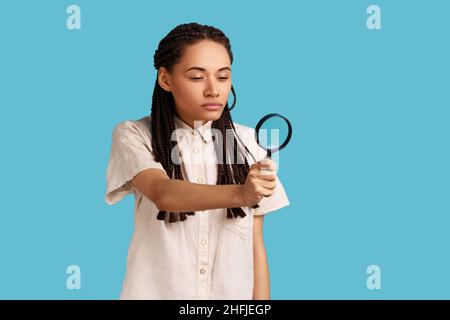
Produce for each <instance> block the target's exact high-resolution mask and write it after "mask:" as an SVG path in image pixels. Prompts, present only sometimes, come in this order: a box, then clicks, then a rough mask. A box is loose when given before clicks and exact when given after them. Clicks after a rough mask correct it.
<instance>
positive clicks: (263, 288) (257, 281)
mask: <svg viewBox="0 0 450 320" xmlns="http://www.w3.org/2000/svg"><path fill="white" fill-rule="evenodd" d="M263 222H264V216H263V215H258V216H254V218H253V272H254V286H253V300H270V284H269V282H270V280H269V266H268V264H267V254H266V249H265V247H264V239H263Z"/></svg>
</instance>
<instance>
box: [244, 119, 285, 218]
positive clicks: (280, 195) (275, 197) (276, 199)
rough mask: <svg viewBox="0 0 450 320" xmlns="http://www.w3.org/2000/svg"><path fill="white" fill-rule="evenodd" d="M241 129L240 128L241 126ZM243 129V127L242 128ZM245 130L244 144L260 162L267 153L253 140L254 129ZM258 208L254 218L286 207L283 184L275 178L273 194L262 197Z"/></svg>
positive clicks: (250, 162)
mask: <svg viewBox="0 0 450 320" xmlns="http://www.w3.org/2000/svg"><path fill="white" fill-rule="evenodd" d="M241 128H242V126H241ZM244 128H245V127H244ZM245 129H247V130H243V131H242V132H243V133H242V134H243V135H244V141H245V144H246V145H247V146H248V148H249V150H250V151H251V152H252V154H253V155H254V157H255V158H256V160H257V161H261V160H262V159H264V158H265V157H266V154H267V151H266V150H264V149H263V148H261V147H260V146H259V145H258V143H257V142H256V139H255V129H253V128H250V127H247V128H245ZM250 159H251V160H250V161H249V165H252V164H253V163H254V161H253V158H252V157H251V156H250ZM258 204H259V208H255V209H254V211H253V214H254V215H256V216H259V215H265V214H267V213H269V212H273V211H276V210H279V209H281V208H283V207H286V206H288V205H289V204H290V203H289V199H288V196H287V194H286V191H285V189H284V186H283V184H282V183H281V181H280V179H279V178H278V176H277V180H276V187H275V191H274V193H273V194H272V195H271V196H270V197H264V198H263V199H262V200H261V201H260V202H259V203H258Z"/></svg>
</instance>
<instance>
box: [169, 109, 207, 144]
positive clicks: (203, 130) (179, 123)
mask: <svg viewBox="0 0 450 320" xmlns="http://www.w3.org/2000/svg"><path fill="white" fill-rule="evenodd" d="M173 119H174V123H175V127H176V128H177V129H185V130H180V131H181V132H180V134H181V136H184V135H186V134H191V135H196V134H199V135H200V137H201V138H202V140H203V142H204V143H208V142H211V141H212V133H211V126H212V120H210V121H207V122H205V123H204V124H203V125H201V126H200V127H197V128H194V129H193V128H191V127H190V126H189V125H188V124H187V123H186V122H184V121H183V120H181V119H180V118H179V117H177V116H176V115H175V114H174V115H173Z"/></svg>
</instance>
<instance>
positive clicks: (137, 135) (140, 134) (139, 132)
mask: <svg viewBox="0 0 450 320" xmlns="http://www.w3.org/2000/svg"><path fill="white" fill-rule="evenodd" d="M150 125H151V121H150V116H145V117H142V118H140V119H134V120H124V121H121V122H119V123H117V124H116V125H115V126H114V129H113V140H116V141H118V142H124V141H125V140H130V139H139V140H144V141H147V140H148V139H150V135H151V130H150Z"/></svg>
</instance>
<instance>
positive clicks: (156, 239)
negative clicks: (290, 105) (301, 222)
mask: <svg viewBox="0 0 450 320" xmlns="http://www.w3.org/2000/svg"><path fill="white" fill-rule="evenodd" d="M232 62H233V55H232V52H231V46H230V42H229V39H228V38H227V37H226V36H225V35H224V34H223V32H222V31H220V30H218V29H216V28H214V27H211V26H206V25H200V24H197V23H189V24H182V25H179V26H177V27H176V28H174V29H173V30H172V31H170V32H169V34H167V36H166V37H164V38H163V39H162V40H161V42H160V43H159V46H158V49H157V50H156V51H155V55H154V66H155V68H156V69H157V71H158V74H157V79H156V83H155V88H154V91H153V101H152V109H151V115H150V116H146V117H143V118H141V119H139V120H128V121H123V122H121V123H119V124H118V125H117V126H116V127H115V129H114V133H113V141H112V146H111V155H110V160H109V164H108V169H107V191H106V202H107V203H108V204H114V203H116V202H118V201H119V200H120V199H122V198H123V197H124V196H125V195H126V194H128V193H131V192H133V194H134V196H135V210H134V213H135V230H134V234H133V239H132V242H131V244H130V247H129V252H128V258H127V271H126V277H125V280H124V284H123V288H122V292H121V296H120V298H121V299H270V293H269V272H268V266H267V256H266V251H265V247H264V242H263V236H262V229H263V216H264V214H266V213H268V212H270V211H274V210H277V209H280V208H281V207H284V206H286V205H288V204H289V201H288V198H287V196H286V193H285V191H284V188H283V186H282V184H281V183H280V181H279V180H278V178H277V176H276V171H275V166H274V163H273V162H272V163H270V162H269V163H268V164H267V163H266V164H265V163H262V162H257V163H252V161H251V159H248V152H251V153H252V154H254V155H256V158H257V159H258V160H260V159H263V158H264V156H265V152H264V150H263V149H262V148H260V147H259V146H258V145H257V143H256V141H255V139H254V130H253V129H252V128H249V127H246V126H243V125H239V124H237V123H233V121H232V119H231V114H230V108H229V107H228V103H227V99H228V95H229V93H230V91H231V92H232V93H233V96H234V98H236V96H235V92H234V89H233V87H232V82H231V64H232ZM235 103H236V99H235V100H234V102H233V105H232V107H231V108H233V107H234V105H235ZM230 132H231V135H230ZM236 136H238V137H240V138H241V140H242V141H246V142H245V143H244V142H243V143H240V142H239V140H237V139H236ZM260 169H268V170H272V171H273V174H272V175H262V174H260V172H259V170H260ZM256 204H259V207H258V208H256V209H255V208H254V206H255V205H256Z"/></svg>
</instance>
